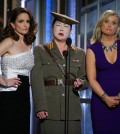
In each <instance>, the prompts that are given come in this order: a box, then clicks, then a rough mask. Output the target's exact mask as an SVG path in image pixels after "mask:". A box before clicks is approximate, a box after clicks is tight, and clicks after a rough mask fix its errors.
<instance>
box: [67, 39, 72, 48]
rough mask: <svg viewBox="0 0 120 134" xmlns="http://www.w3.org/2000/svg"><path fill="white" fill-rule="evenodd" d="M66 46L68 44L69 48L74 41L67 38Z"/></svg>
mask: <svg viewBox="0 0 120 134" xmlns="http://www.w3.org/2000/svg"><path fill="white" fill-rule="evenodd" d="M66 44H67V46H71V44H72V39H71V38H67V40H66Z"/></svg>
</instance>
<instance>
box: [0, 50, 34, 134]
mask: <svg viewBox="0 0 120 134" xmlns="http://www.w3.org/2000/svg"><path fill="white" fill-rule="evenodd" d="M33 65H34V56H33V54H32V53H31V51H26V52H23V53H20V54H17V55H12V56H4V57H1V71H2V75H3V76H5V77H7V78H12V77H19V78H20V80H21V81H22V83H21V85H20V86H18V87H17V88H14V87H10V88H2V87H1V88H0V107H1V108H0V134H29V132H30V131H29V130H30V94H29V72H30V70H31V69H32V67H33Z"/></svg>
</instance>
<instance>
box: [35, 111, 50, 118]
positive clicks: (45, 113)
mask: <svg viewBox="0 0 120 134" xmlns="http://www.w3.org/2000/svg"><path fill="white" fill-rule="evenodd" d="M37 117H38V118H39V119H46V118H47V117H48V112H47V111H41V112H38V113H37Z"/></svg>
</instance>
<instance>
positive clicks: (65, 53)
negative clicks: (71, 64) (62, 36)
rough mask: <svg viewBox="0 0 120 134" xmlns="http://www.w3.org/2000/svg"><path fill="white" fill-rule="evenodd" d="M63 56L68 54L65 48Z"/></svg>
mask: <svg viewBox="0 0 120 134" xmlns="http://www.w3.org/2000/svg"><path fill="white" fill-rule="evenodd" d="M63 56H64V57H65V58H66V57H67V56H68V51H67V50H64V51H63Z"/></svg>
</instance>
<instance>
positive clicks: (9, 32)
mask: <svg viewBox="0 0 120 134" xmlns="http://www.w3.org/2000/svg"><path fill="white" fill-rule="evenodd" d="M21 13H27V14H28V15H29V18H30V28H29V31H28V33H27V34H25V35H24V42H25V43H26V44H27V45H31V43H32V42H33V41H34V40H35V38H36V37H35V33H34V30H35V29H36V27H37V24H36V22H35V21H34V18H33V16H32V14H31V12H30V11H29V10H28V9H26V8H22V7H18V8H15V9H13V10H12V12H11V16H10V18H9V20H8V24H7V26H6V27H5V28H3V29H2V30H1V31H0V41H2V40H4V39H5V38H8V37H10V38H12V39H14V40H15V41H18V40H19V36H18V34H17V33H16V32H15V31H14V29H13V27H12V26H11V24H10V23H14V22H15V21H16V18H17V16H18V15H20V14H21Z"/></svg>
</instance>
